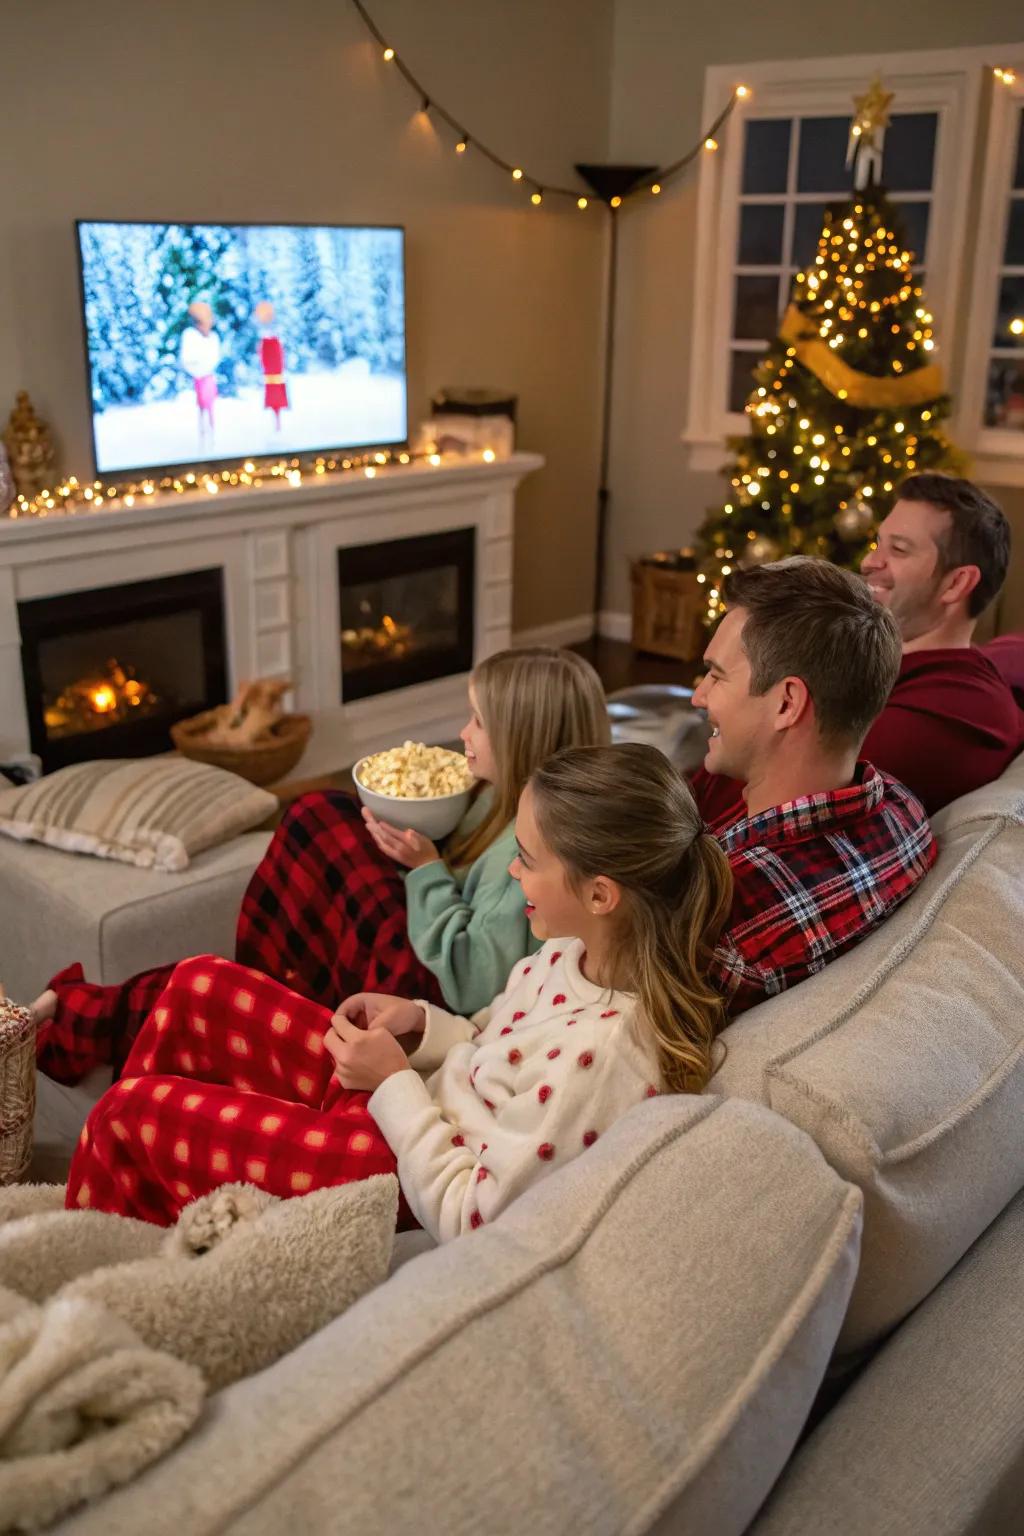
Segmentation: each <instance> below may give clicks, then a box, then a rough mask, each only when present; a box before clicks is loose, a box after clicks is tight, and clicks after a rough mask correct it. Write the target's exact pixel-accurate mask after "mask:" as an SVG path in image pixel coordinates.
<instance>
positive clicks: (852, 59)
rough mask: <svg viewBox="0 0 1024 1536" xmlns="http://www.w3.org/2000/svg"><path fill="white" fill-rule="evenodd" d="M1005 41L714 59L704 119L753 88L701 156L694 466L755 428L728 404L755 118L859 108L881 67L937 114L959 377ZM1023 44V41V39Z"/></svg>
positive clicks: (942, 352)
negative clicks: (991, 94)
mask: <svg viewBox="0 0 1024 1536" xmlns="http://www.w3.org/2000/svg"><path fill="white" fill-rule="evenodd" d="M1005 51H1006V50H1002V49H999V48H990V47H986V48H983V49H981V48H974V49H972V48H967V49H960V48H951V49H936V50H932V51H930V52H929V51H926V52H923V53H916V52H911V53H892V54H883V55H878V54H858V55H849V56H846V57H843V58H837V59H800V60H796V61H792V62H788V63H785V62H776V63H757V64H735V65H712V66H711V67H709V68H708V70H707V71H706V74H705V82H704V112H703V118H702V121H705V122H708V121H711V119H712V118H713V117H714V116H715V115H716V114H717V113H718V112H720V111H721V107H722V103H723V102H724V101H727V100H728V99H729V96H730V95H731V93H732V91H733V89H734V88H735V86H736V85H738V84H744V85H747V86H749V87H750V90H751V93H752V94H751V95H750V96H749V97H748V98H746V100H741V101H739V102H737V104H736V108H735V110H734V111H733V113H732V115H731V117H730V118H729V120H728V122H727V123H726V124H725V125H724V126H723V129H722V131H721V134H720V136H719V137H720V145H721V147H720V149H719V150H718V152H717V153H708V154H705V155H704V156H703V158H702V162H701V167H700V177H699V186H698V195H697V260H696V268H695V280H694V294H693V325H692V331H691V335H692V350H691V355H690V381H689V397H688V411H687V421H686V427H685V430H684V431H683V434H682V436H683V441H684V442H685V443H687V444H688V445H689V449H690V458H689V465H690V468H691V469H702V470H703V469H718V468H719V467H720V466H721V463H722V458H723V451H724V449H723V444H724V439H725V438H726V437H727V436H734V435H741V436H742V435H745V434H746V432H747V431H748V430H749V422H748V419H747V417H746V415H745V414H742V413H739V412H731V411H729V410H728V409H727V408H726V402H727V400H728V377H729V368H730V356H729V354H730V350H731V346H730V344H731V340H732V337H731V321H732V304H733V287H734V284H733V278H734V272H735V265H736V264H735V254H734V253H735V251H736V242H737V236H738V232H739V216H740V182H741V175H742V164H743V153H742V152H743V123H744V120H745V118H746V117H747V116H753V117H794V116H797V115H802V116H815V117H834V116H836V115H837V114H838V113H839V112H841V111H843V110H845V109H846V108H847V107H848V109H849V113H850V117H851V119H852V117H853V111H854V107H853V100H854V97H855V96H860V95H863V93H864V91H865V90H866V89H867V87H868V85H869V84H870V82H871V80H872V79H873V78H874V76H875V75H876V74H880V75H881V77H882V80H883V82H884V86H885V89H886V90H889V91H894V92H895V96H896V99H895V101H894V103H893V110H894V111H895V112H897V113H902V112H935V113H936V114H937V116H938V125H937V131H936V139H935V163H934V168H933V173H932V195H931V214H930V216H929V223H928V260H927V270H926V277H925V297H926V299H927V302H928V307H929V309H930V310H931V311H932V313H933V314H934V316H935V326H936V336H937V341H938V346H937V347H936V353H935V356H936V360H937V361H940V362H942V363H943V364H944V366H945V368H946V375H947V384H948V385H949V386H950V387H953V386H952V380H951V378H950V373H949V362H950V358H951V357H952V356H953V355H955V352H954V348H955V336H954V335H953V334H952V331H953V328H954V323H955V317H956V302H957V294H958V291H959V283H960V278H961V269H962V265H963V247H964V233H963V232H964V228H965V224H966V213H967V208H968V204H969V198H970V177H971V165H972V159H973V154H974V144H975V137H976V134H977V125H978V118H979V104H980V100H981V85H982V80H983V78H984V71H985V69H986V68H988V69H991V65H992V60H993V58H995V59H996V60H997V61H999V60H1001V57H1002V54H1003V53H1004V52H1005ZM1012 51H1019V45H1017V49H1016V50H1012ZM896 196H897V197H898V194H896ZM817 200H818V201H820V200H821V199H820V197H819V198H818V199H817ZM709 295H711V302H710V303H709V302H708V296H709Z"/></svg>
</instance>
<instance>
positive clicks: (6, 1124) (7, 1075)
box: [0, 998, 36, 1184]
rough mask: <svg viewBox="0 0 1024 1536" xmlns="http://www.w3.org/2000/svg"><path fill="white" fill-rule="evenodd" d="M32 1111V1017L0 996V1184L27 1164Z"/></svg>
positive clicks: (15, 1177) (12, 1178)
mask: <svg viewBox="0 0 1024 1536" xmlns="http://www.w3.org/2000/svg"><path fill="white" fill-rule="evenodd" d="M35 1113H36V1026H35V1021H34V1020H33V1018H32V1015H31V1013H30V1012H29V1010H28V1009H27V1008H19V1007H18V1005H17V1004H16V1003H9V1002H7V1000H6V999H5V998H0V1184H13V1183H15V1182H16V1181H17V1180H18V1179H20V1178H21V1176H22V1174H23V1173H24V1172H25V1170H26V1169H27V1167H28V1165H29V1160H30V1159H31V1156H32V1123H33V1121H34V1119H35Z"/></svg>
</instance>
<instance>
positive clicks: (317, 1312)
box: [0, 1176, 398, 1532]
mask: <svg viewBox="0 0 1024 1536" xmlns="http://www.w3.org/2000/svg"><path fill="white" fill-rule="evenodd" d="M397 1204H398V1181H397V1180H396V1179H394V1178H392V1177H383V1176H382V1177H377V1178H373V1179H367V1180H365V1181H363V1182H361V1183H358V1184H347V1185H342V1186H340V1187H337V1188H332V1189H323V1190H317V1191H315V1192H314V1193H312V1194H309V1195H305V1196H302V1197H301V1198H299V1199H294V1200H283V1201H282V1200H277V1199H275V1198H274V1197H273V1196H270V1195H266V1194H264V1193H263V1192H262V1191H261V1190H257V1189H253V1188H252V1187H250V1186H247V1185H227V1186H224V1188H222V1189H220V1190H216V1191H214V1192H213V1193H212V1194H210V1195H207V1196H204V1197H203V1198H202V1199H201V1200H196V1201H194V1202H193V1203H192V1204H191V1205H189V1206H186V1208H185V1210H184V1211H183V1212H182V1214H181V1218H180V1220H179V1222H178V1225H177V1226H176V1227H172V1228H171V1229H170V1231H165V1230H163V1229H162V1228H160V1227H154V1226H151V1225H149V1224H148V1223H145V1222H140V1221H132V1220H129V1219H128V1218H126V1217H120V1216H108V1215H105V1214H103V1213H101V1212H97V1211H66V1210H64V1209H63V1190H62V1189H59V1188H58V1187H57V1186H54V1185H23V1186H14V1187H13V1188H9V1189H0V1532H8V1531H32V1530H37V1529H40V1528H41V1527H42V1526H44V1525H46V1524H48V1523H49V1522H50V1521H52V1520H54V1519H55V1518H56V1517H57V1516H58V1515H60V1514H62V1513H64V1512H65V1511H67V1510H69V1509H71V1508H72V1507H73V1506H74V1505H76V1504H78V1503H80V1502H81V1501H82V1500H84V1499H91V1498H95V1497H96V1496H98V1495H99V1494H101V1493H103V1492H105V1491H106V1490H107V1489H109V1488H112V1487H114V1486H115V1485H116V1484H118V1483H123V1482H126V1481H127V1480H128V1479H129V1478H131V1477H133V1476H134V1475H135V1474H136V1473H137V1472H138V1471H139V1470H140V1469H141V1468H142V1467H144V1466H146V1465H148V1463H149V1462H151V1461H153V1460H154V1459H155V1458H156V1457H158V1456H161V1455H163V1454H164V1452H165V1451H167V1450H168V1449H170V1447H171V1446H173V1445H174V1444H175V1443H176V1442H177V1441H178V1440H180V1439H181V1437H182V1436H183V1435H184V1434H185V1433H186V1432H187V1431H188V1429H189V1428H190V1426H191V1425H192V1424H193V1422H194V1421H195V1419H196V1417H197V1415H198V1414H199V1412H200V1409H201V1406H202V1402H203V1397H204V1394H205V1392H206V1390H207V1388H209V1389H210V1390H217V1389H219V1388H220V1387H223V1386H226V1385H227V1384H228V1383H229V1382H232V1381H236V1380H237V1379H238V1378H239V1377H241V1376H245V1375H248V1374H250V1373H252V1372H253V1371H257V1370H260V1369H262V1368H263V1367H264V1366H267V1365H269V1364H271V1363H272V1362H273V1361H274V1360H276V1359H278V1358H279V1357H280V1356H281V1355H282V1354H284V1353H286V1352H287V1351H288V1350H289V1349H292V1348H294V1347H295V1345H296V1344H299V1343H300V1342H301V1341H302V1340H303V1339H304V1338H306V1337H308V1335H309V1334H311V1333H313V1332H315V1331H316V1330H317V1329H318V1328H321V1327H323V1326H324V1325H325V1324H326V1323H328V1322H330V1320H331V1319H332V1318H334V1317H336V1316H337V1315H338V1314H339V1313H340V1312H342V1311H344V1310H345V1308H346V1307H347V1306H348V1305H350V1303H351V1302H353V1301H355V1300H356V1299H357V1298H358V1297H359V1296H361V1295H362V1294H363V1293H364V1292H365V1291H367V1290H369V1289H371V1288H372V1287H373V1286H374V1285H377V1284H379V1283H380V1282H381V1281H383V1280H384V1279H385V1278H386V1276H387V1271H388V1264H389V1261H390V1257H391V1249H392V1245H393V1241H394V1228H395V1215H396V1211H397Z"/></svg>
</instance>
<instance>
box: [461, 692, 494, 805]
mask: <svg viewBox="0 0 1024 1536" xmlns="http://www.w3.org/2000/svg"><path fill="white" fill-rule="evenodd" d="M469 711H470V714H469V719H468V721H467V722H466V724H465V725H464V726H463V727H462V730H461V731H460V732H459V738H460V740H461V741H462V744H463V746H464V747H465V749H466V762H467V764H468V765H469V771H470V773H471V774H472V775H473V777H474V778H475V779H482V780H483V782H484V783H485V784H493V783H494V782H495V779H496V777H497V768H496V766H495V762H494V753H493V752H492V751H491V738H490V737H489V736H488V734H487V728H486V726H485V725H484V723H483V720H482V719H481V718H480V705H479V701H478V699H477V695H476V689H475V687H474V686H473V684H472V683H470V685H469Z"/></svg>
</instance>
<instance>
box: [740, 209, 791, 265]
mask: <svg viewBox="0 0 1024 1536" xmlns="http://www.w3.org/2000/svg"><path fill="white" fill-rule="evenodd" d="M785 212H786V210H785V209H784V208H783V207H782V206H781V204H777V203H769V204H765V203H746V204H745V205H744V206H743V207H742V208H741V209H740V240H739V254H738V256H737V258H736V259H737V261H738V262H739V265H740V266H741V267H779V266H781V265H782V220H783V218H784V216H785Z"/></svg>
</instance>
